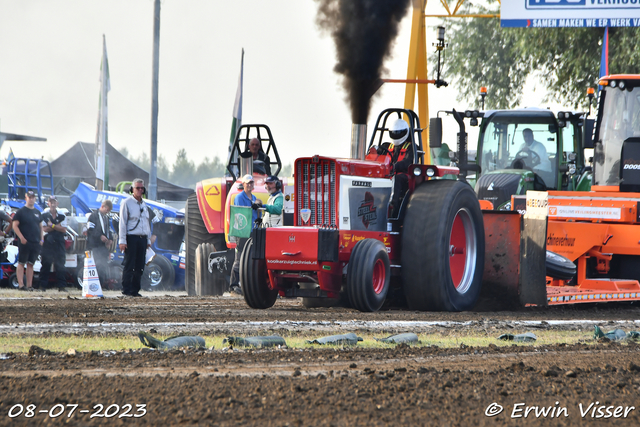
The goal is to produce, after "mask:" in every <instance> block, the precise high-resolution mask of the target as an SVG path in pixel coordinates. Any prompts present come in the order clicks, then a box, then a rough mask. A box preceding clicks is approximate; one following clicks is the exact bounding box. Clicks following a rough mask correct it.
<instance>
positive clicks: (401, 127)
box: [389, 119, 409, 145]
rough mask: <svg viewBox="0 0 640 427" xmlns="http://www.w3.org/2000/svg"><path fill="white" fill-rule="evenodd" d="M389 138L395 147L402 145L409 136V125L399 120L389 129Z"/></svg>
mask: <svg viewBox="0 0 640 427" xmlns="http://www.w3.org/2000/svg"><path fill="white" fill-rule="evenodd" d="M389 136H390V137H391V141H393V145H401V144H402V143H403V142H405V141H406V140H407V137H408V136H409V124H408V123H407V122H405V121H404V120H402V119H397V120H396V121H395V122H393V124H392V125H391V127H390V128H389Z"/></svg>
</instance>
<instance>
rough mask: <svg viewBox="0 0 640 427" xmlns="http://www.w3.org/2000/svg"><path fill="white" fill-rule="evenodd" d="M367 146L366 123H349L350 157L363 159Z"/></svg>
mask: <svg viewBox="0 0 640 427" xmlns="http://www.w3.org/2000/svg"><path fill="white" fill-rule="evenodd" d="M366 148H367V125H366V124H364V125H359V124H356V123H352V124H351V158H352V159H358V160H364V156H365V150H366Z"/></svg>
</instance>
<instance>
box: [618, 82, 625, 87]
mask: <svg viewBox="0 0 640 427" xmlns="http://www.w3.org/2000/svg"><path fill="white" fill-rule="evenodd" d="M618 87H619V88H620V89H624V81H620V83H619V84H618Z"/></svg>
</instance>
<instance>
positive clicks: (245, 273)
mask: <svg viewBox="0 0 640 427" xmlns="http://www.w3.org/2000/svg"><path fill="white" fill-rule="evenodd" d="M266 274H267V270H266V265H265V261H264V260H254V259H253V241H252V239H249V240H247V244H246V245H245V246H244V250H243V251H242V254H241V255H240V283H241V285H242V291H243V293H244V300H245V301H246V303H247V305H248V306H249V307H251V308H256V309H266V308H270V307H273V304H275V302H276V299H277V298H278V291H274V290H271V289H269V288H268V285H267V283H266V279H267V276H266Z"/></svg>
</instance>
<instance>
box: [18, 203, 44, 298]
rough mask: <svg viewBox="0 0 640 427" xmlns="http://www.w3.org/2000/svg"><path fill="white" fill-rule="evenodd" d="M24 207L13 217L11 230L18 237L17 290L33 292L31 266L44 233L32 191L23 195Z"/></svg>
mask: <svg viewBox="0 0 640 427" xmlns="http://www.w3.org/2000/svg"><path fill="white" fill-rule="evenodd" d="M24 198H25V202H26V203H25V205H24V206H23V207H22V208H20V209H19V210H18V212H16V214H15V215H14V217H13V230H14V231H15V233H16V236H18V268H17V269H16V275H17V276H18V285H19V286H18V289H20V290H25V289H26V290H28V291H32V290H33V264H34V263H35V262H36V260H37V259H38V255H40V249H41V248H42V244H43V243H44V236H43V235H44V231H43V229H42V216H41V215H40V211H38V210H37V209H36V208H35V204H36V195H35V193H34V192H33V191H27V193H26V194H25V195H24ZM25 264H26V265H27V283H26V287H25V284H24V283H23V282H24V272H25V268H24V266H25Z"/></svg>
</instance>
